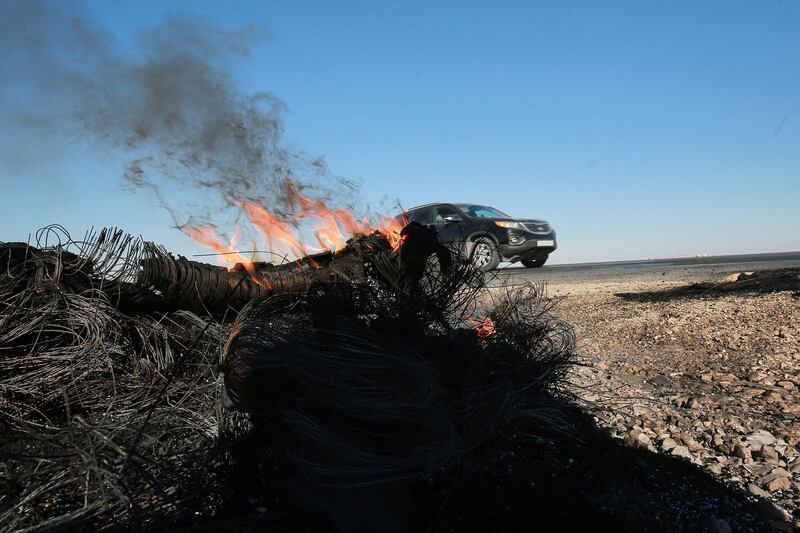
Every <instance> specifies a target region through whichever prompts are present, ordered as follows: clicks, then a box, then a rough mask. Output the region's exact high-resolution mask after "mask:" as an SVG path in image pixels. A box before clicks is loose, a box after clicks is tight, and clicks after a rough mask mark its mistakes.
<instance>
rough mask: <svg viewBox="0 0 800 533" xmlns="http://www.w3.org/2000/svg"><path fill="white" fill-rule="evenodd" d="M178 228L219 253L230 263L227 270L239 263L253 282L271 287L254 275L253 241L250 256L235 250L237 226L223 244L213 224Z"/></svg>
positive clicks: (237, 238)
mask: <svg viewBox="0 0 800 533" xmlns="http://www.w3.org/2000/svg"><path fill="white" fill-rule="evenodd" d="M180 230H181V231H183V232H184V233H186V234H187V235H188V236H189V237H191V238H192V239H194V240H195V242H197V243H199V244H202V245H203V246H206V247H207V248H211V249H212V250H214V251H215V252H217V253H219V254H220V255H219V258H220V260H221V261H222V262H224V263H228V264H229V265H231V267H230V268H229V270H233V266H234V265H236V263H241V264H242V266H244V268H245V270H247V273H248V274H249V275H250V278H251V279H252V280H253V281H254V282H256V283H258V284H259V285H261V286H264V287H267V288H271V287H270V285H269V282H267V281H266V280H264V279H262V278H260V277H258V276H256V269H255V265H254V264H253V258H254V257H255V253H256V252H255V243H254V246H253V254H252V256H251V257H250V258H248V257H246V256H244V255H243V254H242V253H241V252H239V251H238V250H236V245H237V244H238V243H239V239H240V238H241V231H240V230H239V227H238V226H237V227H236V231H235V232H234V234H233V237H232V238H231V240H230V243H229V244H225V243H224V242H223V240H222V238H221V237H220V236H219V234H218V233H217V228H215V227H214V226H188V225H186V224H184V225H183V226H180Z"/></svg>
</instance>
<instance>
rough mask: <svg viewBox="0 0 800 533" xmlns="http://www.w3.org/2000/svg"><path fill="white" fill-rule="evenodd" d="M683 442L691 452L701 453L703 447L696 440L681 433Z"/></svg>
mask: <svg viewBox="0 0 800 533" xmlns="http://www.w3.org/2000/svg"><path fill="white" fill-rule="evenodd" d="M679 437H680V439H681V441H682V442H683V443H684V444H685V445H686V447H687V448H688V449H689V451H690V452H699V451H700V450H702V449H703V446H702V445H701V444H700V443H699V442H697V441H696V440H694V439H693V438H692V437H691V435H689V434H688V433H684V432H681V433H680V435H679Z"/></svg>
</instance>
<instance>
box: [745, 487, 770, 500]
mask: <svg viewBox="0 0 800 533" xmlns="http://www.w3.org/2000/svg"><path fill="white" fill-rule="evenodd" d="M747 492H749V493H750V494H752V495H754V496H758V497H759V498H766V499H769V492H767V491H765V490H764V489H762V488H761V487H759V486H758V485H754V484H752V483H750V484H748V485H747Z"/></svg>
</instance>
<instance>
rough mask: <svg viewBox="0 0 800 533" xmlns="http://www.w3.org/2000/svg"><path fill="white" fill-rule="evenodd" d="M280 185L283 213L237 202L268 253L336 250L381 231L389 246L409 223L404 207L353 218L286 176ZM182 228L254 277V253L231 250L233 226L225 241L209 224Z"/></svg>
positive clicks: (394, 246) (299, 254)
mask: <svg viewBox="0 0 800 533" xmlns="http://www.w3.org/2000/svg"><path fill="white" fill-rule="evenodd" d="M284 187H285V191H286V203H287V205H288V207H289V208H290V211H291V212H290V213H288V214H283V213H281V214H280V216H279V215H277V214H275V213H272V212H270V211H268V210H267V209H265V208H264V207H262V206H260V205H257V204H255V203H254V202H252V201H250V200H240V201H238V202H236V205H238V206H239V207H240V208H241V209H242V211H244V213H245V215H246V216H247V220H248V221H249V222H250V224H251V225H252V226H253V227H254V228H255V230H256V231H257V232H258V234H259V235H260V237H261V239H262V240H263V244H264V246H266V248H267V249H268V250H269V251H270V253H273V254H277V255H279V256H282V257H284V258H285V259H287V260H292V259H295V260H297V259H300V258H303V257H306V256H308V255H311V254H314V253H318V252H326V251H330V252H336V251H337V250H341V249H342V248H344V247H345V246H346V245H347V241H348V239H350V238H352V237H354V236H356V235H359V234H362V235H368V234H371V233H373V232H378V233H380V234H381V235H383V236H384V237H385V238H386V240H387V241H388V242H389V244H390V245H391V247H392V249H393V250H397V249H398V248H399V247H400V244H401V243H402V237H401V235H400V232H401V230H402V229H403V228H404V227H405V226H406V224H407V223H408V220H407V218H406V216H405V213H403V215H402V216H401V217H398V218H394V217H385V218H383V219H381V220H380V221H379V222H378V223H377V224H372V223H370V221H369V220H368V219H366V218H365V219H361V220H358V219H357V218H356V217H355V215H353V213H352V211H349V210H347V209H331V208H329V207H328V206H327V205H325V203H324V202H322V201H320V200H315V199H313V198H309V197H308V196H305V195H304V194H302V193H301V192H300V190H299V188H298V187H297V186H296V185H295V184H294V183H293V182H291V181H289V180H287V181H286V182H285V183H284ZM306 220H308V221H311V222H313V226H312V228H311V232H312V233H313V235H314V239H315V240H316V245H317V246H312V245H309V244H308V243H306V242H305V241H304V240H303V238H302V231H301V224H303V222H304V221H306ZM181 230H183V231H184V232H185V233H186V234H187V235H189V236H190V237H191V238H192V239H194V240H195V241H196V242H197V243H199V244H201V245H203V246H206V247H208V248H211V249H212V250H214V251H216V252H218V253H219V254H220V258H221V260H222V261H223V262H225V263H227V264H235V263H241V264H243V265H244V266H245V268H246V269H247V270H248V272H250V273H251V275H252V277H253V279H254V280H256V281H257V282H258V281H259V280H258V279H257V278H256V276H254V273H255V266H254V264H253V261H254V257H255V253H254V254H253V257H252V258H247V257H245V256H244V255H243V254H242V253H240V252H239V251H237V250H236V244H237V243H238V241H239V239H240V231H239V228H238V227H237V229H236V234H235V235H234V238H233V239H231V241H230V242H229V243H227V244H226V243H225V241H224V239H222V238H221V237H220V236H219V235H218V233H217V230H216V228H214V227H213V226H197V227H194V226H188V225H184V226H181Z"/></svg>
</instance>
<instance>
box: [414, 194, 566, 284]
mask: <svg viewBox="0 0 800 533" xmlns="http://www.w3.org/2000/svg"><path fill="white" fill-rule="evenodd" d="M406 216H407V217H408V220H409V222H411V221H416V222H419V223H421V224H431V225H433V226H434V227H435V228H436V230H437V232H438V234H439V240H441V241H442V242H443V243H445V244H447V245H448V246H450V247H452V248H453V249H456V250H458V251H459V252H461V253H463V254H464V255H466V256H467V257H469V258H471V259H472V260H473V262H474V263H475V264H476V265H477V266H478V267H480V268H481V269H482V270H492V269H493V268H496V267H497V265H498V264H499V263H500V261H511V262H516V261H520V262H522V264H523V265H525V266H526V267H532V268H536V267H541V266H542V265H544V264H545V262H546V261H547V258H548V256H549V255H550V254H551V253H553V251H555V249H556V232H555V231H554V230H553V228H552V227H550V224H548V223H547V221H545V220H537V219H529V218H513V217H510V216H509V215H507V214H505V213H503V212H502V211H499V210H497V209H494V208H493V207H488V206H485V205H479V204H428V205H422V206H419V207H414V208H413V209H409V210H408V211H407V212H406Z"/></svg>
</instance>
